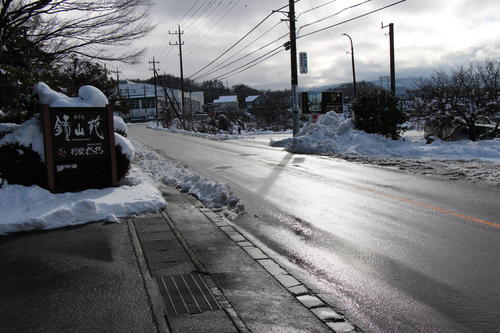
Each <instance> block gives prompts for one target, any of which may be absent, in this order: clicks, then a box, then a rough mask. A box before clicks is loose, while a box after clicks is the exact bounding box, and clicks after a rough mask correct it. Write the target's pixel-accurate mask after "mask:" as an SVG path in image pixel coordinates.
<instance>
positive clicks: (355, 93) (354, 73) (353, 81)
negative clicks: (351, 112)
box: [342, 34, 357, 98]
mask: <svg viewBox="0 0 500 333" xmlns="http://www.w3.org/2000/svg"><path fill="white" fill-rule="evenodd" d="M342 35H343V36H347V37H349V40H350V41H351V57H352V83H353V86H354V98H356V97H357V89H356V69H355V67H354V46H353V45H352V38H351V36H349V35H348V34H342Z"/></svg>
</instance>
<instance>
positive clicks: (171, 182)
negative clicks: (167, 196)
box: [133, 141, 242, 210]
mask: <svg viewBox="0 0 500 333" xmlns="http://www.w3.org/2000/svg"><path fill="white" fill-rule="evenodd" d="M133 143H134V146H135V148H136V161H137V162H136V163H137V165H138V166H139V167H141V169H142V170H144V171H145V172H147V173H148V174H149V175H150V176H151V177H152V178H154V179H156V180H157V181H159V182H161V183H163V184H165V185H167V186H174V187H177V188H178V189H180V190H181V191H182V192H185V193H189V194H192V195H194V196H195V197H196V198H197V199H198V200H200V201H202V202H203V203H204V204H205V205H206V206H208V207H211V208H221V209H225V208H228V209H235V210H239V209H242V206H241V204H238V202H239V198H238V197H237V196H235V195H234V194H233V192H232V190H231V188H230V187H229V185H227V184H220V183H217V182H214V181H212V180H210V179H208V178H205V177H202V176H200V175H197V174H195V173H194V172H192V171H191V170H189V169H187V168H185V167H183V166H181V165H179V164H177V163H174V162H172V161H169V160H167V159H165V158H163V157H161V156H160V155H159V154H158V153H156V152H154V151H150V150H147V149H146V148H145V147H144V146H143V145H142V144H141V143H139V142H137V141H133Z"/></svg>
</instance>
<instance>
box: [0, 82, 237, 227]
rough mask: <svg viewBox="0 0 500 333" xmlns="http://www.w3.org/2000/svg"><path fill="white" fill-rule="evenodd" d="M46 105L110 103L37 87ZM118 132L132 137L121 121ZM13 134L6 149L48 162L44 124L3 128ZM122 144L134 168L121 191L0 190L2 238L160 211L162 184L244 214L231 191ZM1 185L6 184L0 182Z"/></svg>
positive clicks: (97, 96)
mask: <svg viewBox="0 0 500 333" xmlns="http://www.w3.org/2000/svg"><path fill="white" fill-rule="evenodd" d="M35 92H36V93H38V95H39V97H40V98H41V100H42V102H43V103H47V104H50V105H51V106H66V107H75V106H79V107H82V106H83V107H89V106H105V105H106V104H107V99H106V97H105V96H104V95H103V94H102V93H101V92H100V91H99V90H98V89H96V88H94V87H91V86H84V87H82V88H80V91H79V97H75V98H69V97H67V96H65V95H64V94H61V93H59V92H55V91H53V90H52V89H50V88H49V87H48V86H47V85H46V84H44V83H39V84H38V85H37V86H36V87H35ZM114 124H115V128H117V129H119V130H121V132H122V133H125V134H126V133H127V127H126V125H125V123H124V122H123V120H122V119H121V118H119V117H115V118H114ZM0 129H1V130H2V131H7V132H10V133H9V134H7V135H5V136H4V137H3V138H1V139H0V145H2V144H9V143H16V144H19V145H22V146H26V147H31V149H33V150H34V151H35V152H37V153H38V154H39V155H40V158H41V159H42V160H44V156H45V153H44V149H43V135H42V132H41V124H40V120H39V119H38V118H36V117H33V118H32V119H30V120H29V121H27V122H25V123H24V124H23V125H20V126H17V125H14V124H2V125H1V127H0ZM115 140H116V144H117V145H119V146H120V147H121V150H122V152H123V153H124V154H125V155H126V156H127V157H128V158H129V160H131V161H132V168H131V170H130V171H129V173H128V175H127V176H126V177H125V178H124V179H123V180H122V181H121V184H120V186H119V187H116V188H105V189H99V190H98V189H91V190H86V191H81V192H76V193H60V194H53V193H51V192H49V191H47V190H45V189H43V188H41V187H39V186H21V185H14V184H6V183H4V184H2V185H0V212H1V213H0V235H6V234H10V233H14V232H20V231H32V230H49V229H55V228H61V227H66V226H74V225H79V224H84V223H88V222H93V221H108V222H119V219H120V218H125V217H130V216H135V215H141V214H146V213H149V212H153V211H158V210H160V209H162V208H164V207H165V206H166V204H167V203H166V202H165V200H164V198H163V196H162V194H161V192H160V191H159V190H158V186H159V185H160V184H165V185H170V186H176V187H177V188H179V189H180V190H182V191H184V192H187V193H190V194H192V195H194V196H196V197H197V198H198V199H200V200H201V201H202V202H204V203H205V204H206V205H207V206H209V207H213V208H217V209H220V210H224V211H225V212H226V213H227V214H230V212H232V214H234V212H237V211H238V210H242V209H243V206H242V205H241V204H239V199H238V198H237V197H236V196H234V195H233V193H232V192H231V189H230V188H229V186H228V185H223V184H219V183H216V182H213V181H211V180H209V179H207V178H203V177H200V176H198V175H196V174H194V173H193V172H191V171H189V170H188V169H186V168H184V167H182V166H179V165H177V164H175V163H173V162H170V161H168V160H166V159H164V158H162V157H161V156H159V155H158V154H156V153H155V152H152V151H149V150H148V149H147V148H145V147H144V146H142V145H140V144H138V143H136V145H135V146H136V147H134V146H133V145H132V143H131V142H130V141H129V140H128V139H126V138H124V137H122V136H120V135H118V134H116V133H115ZM0 181H1V179H0Z"/></svg>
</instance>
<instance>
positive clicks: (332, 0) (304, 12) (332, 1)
mask: <svg viewBox="0 0 500 333" xmlns="http://www.w3.org/2000/svg"><path fill="white" fill-rule="evenodd" d="M335 1H337V0H331V1H328V2H326V3H324V4H322V5H319V6H316V7H314V8H311V9H308V10H305V11H303V12H302V13H300V14H299V15H297V19H298V18H299V17H301V16H302V15H304V14H306V13H309V12H312V11H314V10H316V9H319V8H322V7H325V6H328V5H329V4H331V3H334V2H335ZM309 4H311V2H310V1H309ZM311 7H312V5H311Z"/></svg>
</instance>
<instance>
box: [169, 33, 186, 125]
mask: <svg viewBox="0 0 500 333" xmlns="http://www.w3.org/2000/svg"><path fill="white" fill-rule="evenodd" d="M168 34H169V35H178V36H179V41H178V42H175V43H172V42H169V43H168V44H169V45H171V46H179V60H180V67H181V109H182V118H184V122H185V121H186V112H185V107H184V68H183V66H182V45H184V42H183V41H182V35H183V34H184V31H181V26H180V25H179V26H178V27H177V31H174V32H170V30H169V31H168Z"/></svg>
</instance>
